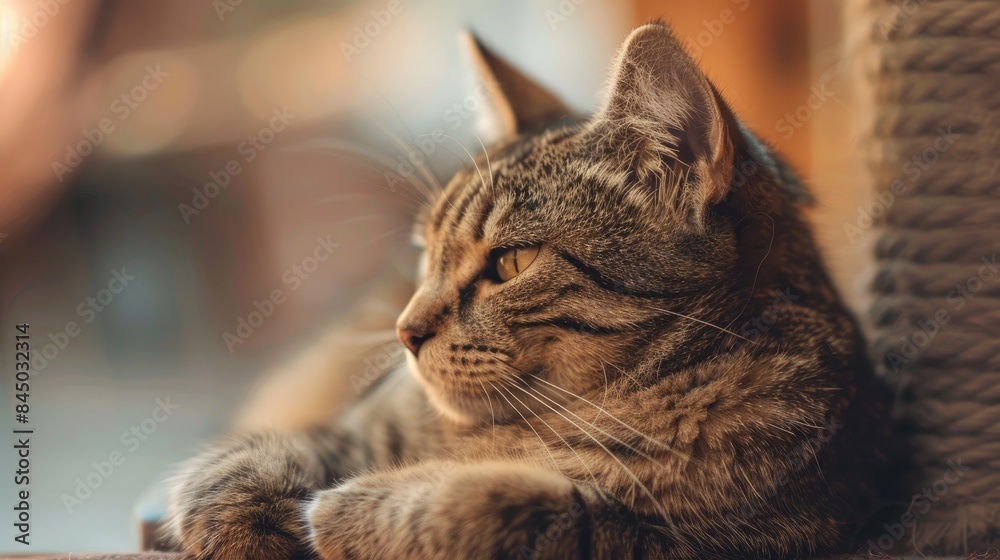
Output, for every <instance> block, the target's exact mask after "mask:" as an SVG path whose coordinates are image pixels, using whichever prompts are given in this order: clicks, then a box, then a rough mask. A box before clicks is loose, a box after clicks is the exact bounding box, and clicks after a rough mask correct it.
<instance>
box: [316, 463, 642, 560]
mask: <svg viewBox="0 0 1000 560" xmlns="http://www.w3.org/2000/svg"><path fill="white" fill-rule="evenodd" d="M605 511H606V510H604V508H603V506H602V505H601V504H600V500H599V499H598V498H597V497H596V494H595V493H594V492H593V491H592V489H590V488H587V487H581V486H580V485H578V484H576V483H574V482H573V481H571V480H569V479H567V478H565V477H564V476H562V475H561V474H559V473H555V472H551V471H547V470H544V469H539V468H536V467H531V466H527V465H523V464H518V463H501V462H496V463H475V464H456V463H449V462H432V463H424V464H420V465H417V466H414V467H410V468H407V469H401V470H395V471H383V472H377V473H371V474H367V475H364V476H360V477H357V478H355V479H352V480H350V481H348V482H346V483H345V484H343V485H341V486H339V487H338V488H334V489H331V490H325V491H323V492H321V493H320V494H318V496H317V497H316V498H315V499H314V501H313V502H312V503H311V504H310V506H309V508H308V509H307V512H306V515H307V517H308V519H309V524H310V526H311V532H312V541H313V545H314V547H315V549H316V551H317V552H318V553H319V554H320V556H322V557H323V558H324V559H326V560H334V559H342V558H414V559H416V558H419V559H439V558H440V559H446V558H447V559H452V558H518V559H527V560H534V559H542V558H553V559H556V558H558V559H569V558H601V557H604V556H602V555H601V554H598V553H597V550H596V549H595V546H594V540H595V538H597V539H600V540H601V541H603V542H602V545H601V546H599V547H598V548H600V549H602V550H603V549H605V548H607V547H608V546H609V545H610V546H612V547H614V548H615V549H616V550H622V548H620V547H621V546H624V547H625V549H624V550H631V549H632V545H634V544H635V542H636V540H635V538H636V535H635V533H634V530H632V529H623V530H621V531H617V530H614V531H609V530H608V529H609V527H608V525H607V522H608V520H609V519H610V518H609V517H608V516H606V515H603V513H604V512H605ZM598 512H601V513H598ZM595 522H596V525H595ZM597 535H601V536H600V537H597ZM609 557H611V556H609Z"/></svg>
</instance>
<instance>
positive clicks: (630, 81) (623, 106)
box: [595, 23, 735, 219]
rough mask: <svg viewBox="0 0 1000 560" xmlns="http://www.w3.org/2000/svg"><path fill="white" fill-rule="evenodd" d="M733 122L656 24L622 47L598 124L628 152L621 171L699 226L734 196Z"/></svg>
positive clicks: (673, 41)
mask: <svg viewBox="0 0 1000 560" xmlns="http://www.w3.org/2000/svg"><path fill="white" fill-rule="evenodd" d="M730 115H731V113H729V112H728V109H727V108H726V107H725V105H724V103H723V101H722V100H721V99H720V97H719V95H718V93H717V92H716V90H715V88H714V87H713V86H712V84H711V83H710V82H709V81H708V78H707V77H706V76H705V75H704V74H703V73H702V72H701V70H699V69H698V66H697V65H696V64H695V62H694V60H692V59H691V57H690V56H689V55H688V54H687V53H686V52H685V51H684V48H683V46H682V45H681V44H680V43H679V42H678V41H677V39H676V38H675V37H674V35H673V33H672V32H671V31H670V28H669V27H667V26H666V25H663V24H660V23H651V24H647V25H644V26H642V27H640V28H638V29H636V30H635V31H633V32H632V34H631V35H629V37H628V39H626V40H625V43H624V44H623V45H622V47H621V50H620V51H619V53H618V58H617V60H616V62H615V66H614V70H613V72H612V75H611V80H610V83H609V84H608V91H607V98H606V100H605V102H604V106H603V107H602V109H601V111H600V112H599V113H598V115H597V116H596V117H595V118H596V120H597V124H598V125H602V126H603V130H605V131H606V133H607V134H610V135H612V140H613V141H615V142H616V143H622V145H623V147H625V148H626V149H624V150H622V152H621V153H623V154H626V155H624V156H623V157H627V158H628V160H627V161H624V162H623V163H624V164H625V165H626V166H628V167H629V169H628V171H629V173H630V174H632V176H633V177H635V178H636V179H637V180H638V181H639V182H640V183H645V184H648V185H650V186H651V187H652V188H655V189H657V191H656V192H657V194H658V195H662V196H663V197H664V198H668V199H671V200H672V201H673V202H674V203H675V205H677V204H679V205H682V206H684V207H686V209H687V210H690V211H691V212H692V216H693V217H694V218H695V219H700V216H701V215H702V212H703V211H704V209H705V208H706V207H707V206H709V205H711V204H715V203H718V202H721V201H722V200H723V199H724V198H725V197H726V195H727V194H728V191H729V186H730V182H731V180H732V173H733V172H732V168H733V154H734V148H733V142H732V133H733V132H735V131H734V130H731V129H733V128H734V126H733V124H731V123H732V122H734V120H733V118H732V117H731V116H730ZM682 187H683V188H682Z"/></svg>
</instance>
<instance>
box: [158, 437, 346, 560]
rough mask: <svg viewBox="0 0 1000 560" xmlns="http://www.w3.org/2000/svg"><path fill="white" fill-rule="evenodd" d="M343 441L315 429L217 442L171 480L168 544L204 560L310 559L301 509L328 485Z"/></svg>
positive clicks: (187, 464) (184, 466)
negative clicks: (332, 455)
mask: <svg viewBox="0 0 1000 560" xmlns="http://www.w3.org/2000/svg"><path fill="white" fill-rule="evenodd" d="M338 442H339V439H338V434H337V433H336V432H335V431H333V430H327V429H321V428H317V429H314V430H310V431H304V432H294V433H259V434H247V435H234V436H230V437H228V438H226V439H224V440H223V441H221V442H218V443H216V444H215V445H214V446H213V447H212V448H211V449H209V450H206V451H205V452H204V453H202V454H201V455H199V456H197V457H195V458H194V459H192V460H190V461H188V462H187V463H186V464H185V465H183V467H182V470H181V473H180V474H179V475H178V476H177V477H176V478H175V480H174V482H173V485H172V488H171V496H170V503H169V506H168V507H169V509H168V515H169V518H168V525H167V527H166V529H167V532H168V535H167V538H168V540H169V541H171V542H172V543H173V545H174V546H175V547H176V548H179V549H182V550H184V552H186V553H188V554H189V555H190V556H192V557H194V558H199V559H202V558H205V559H207V558H212V559H228V558H233V559H237V558H239V559H248V558H260V559H268V560H277V559H284V558H296V557H306V556H308V555H310V554H311V552H310V547H309V544H308V538H307V537H308V528H307V525H306V523H305V518H304V517H303V515H302V504H303V503H306V502H307V501H308V500H309V499H310V498H312V496H313V495H314V494H315V492H316V491H317V490H318V489H320V488H326V487H329V484H330V483H331V479H332V478H334V476H335V472H334V471H336V470H337V469H336V464H335V463H333V462H332V461H331V454H333V453H336V452H338V448H339V447H341V444H339V443H338ZM344 451H345V450H343V449H339V452H340V453H341V454H343V455H346V453H344Z"/></svg>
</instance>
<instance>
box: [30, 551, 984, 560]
mask: <svg viewBox="0 0 1000 560" xmlns="http://www.w3.org/2000/svg"><path fill="white" fill-rule="evenodd" d="M15 558H23V559H25V560H32V559H33V560H179V559H180V558H182V555H180V554H173V553H166V552H143V553H140V554H73V555H72V556H70V555H62V556H44V555H43V556H16V557H15ZM870 558H879V557H878V556H867V555H844V556H835V557H830V558H827V560H855V559H857V560H868V559H870ZM883 558H885V559H886V560H888V559H890V558H891V559H893V560H910V559H914V560H916V558H918V557H913V556H906V557H903V556H891V557H890V556H886V557H883ZM919 558H920V560H935V559H934V558H927V557H919ZM976 558H978V557H976ZM983 558H988V559H990V560H992V559H994V558H997V556H984V557H983ZM937 560H960V558H959V557H958V556H954V557H948V558H939V559H937Z"/></svg>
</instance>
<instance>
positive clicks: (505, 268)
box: [496, 245, 538, 282]
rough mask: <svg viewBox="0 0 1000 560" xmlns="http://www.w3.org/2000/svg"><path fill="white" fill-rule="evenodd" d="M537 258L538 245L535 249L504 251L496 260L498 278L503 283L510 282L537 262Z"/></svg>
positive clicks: (525, 248) (523, 248)
mask: <svg viewBox="0 0 1000 560" xmlns="http://www.w3.org/2000/svg"><path fill="white" fill-rule="evenodd" d="M537 256H538V246H537V245H536V246H533V247H516V248H514V249H508V250H506V251H504V252H503V253H501V254H500V256H499V257H497V260H496V263H497V264H496V267H497V277H498V278H500V281H501V282H506V281H508V280H510V279H511V278H513V277H515V276H517V275H518V274H521V273H522V272H524V269H526V268H528V267H529V266H531V263H533V262H535V258H536V257H537Z"/></svg>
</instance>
